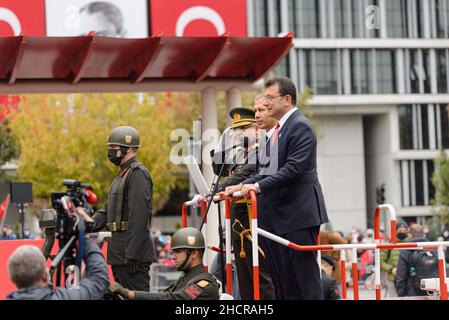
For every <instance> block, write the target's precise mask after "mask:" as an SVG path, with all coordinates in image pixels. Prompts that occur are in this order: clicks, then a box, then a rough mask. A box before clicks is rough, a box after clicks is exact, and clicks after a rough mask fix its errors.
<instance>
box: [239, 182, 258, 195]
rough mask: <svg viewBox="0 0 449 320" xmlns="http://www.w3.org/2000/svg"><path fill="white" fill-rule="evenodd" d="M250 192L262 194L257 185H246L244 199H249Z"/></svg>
mask: <svg viewBox="0 0 449 320" xmlns="http://www.w3.org/2000/svg"><path fill="white" fill-rule="evenodd" d="M250 191H254V192H256V193H259V192H260V189H259V187H258V186H257V185H255V184H244V185H243V187H242V194H243V197H245V198H249V192H250Z"/></svg>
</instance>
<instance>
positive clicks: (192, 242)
mask: <svg viewBox="0 0 449 320" xmlns="http://www.w3.org/2000/svg"><path fill="white" fill-rule="evenodd" d="M205 247H206V246H205V243H204V237H203V235H202V233H201V232H200V231H199V230H197V229H195V228H184V229H180V230H178V231H177V232H176V233H175V234H174V235H173V238H172V246H171V249H172V250H176V249H185V250H186V252H187V256H186V260H185V261H184V263H183V264H182V265H181V266H180V267H179V268H178V269H179V270H183V271H184V274H183V275H182V276H181V277H179V279H178V280H177V281H175V282H174V283H173V284H172V285H170V286H169V287H168V288H167V289H165V290H164V291H163V292H142V291H135V292H134V299H137V300H218V299H219V289H220V287H219V284H218V283H217V281H216V279H215V277H214V276H213V275H211V274H210V273H208V272H206V271H205V270H204V265H203V264H202V263H200V264H198V265H196V266H194V267H193V268H189V269H187V270H184V269H185V268H184V266H185V265H186V264H187V261H188V260H189V258H190V253H189V251H191V250H195V249H196V250H202V251H204V250H205ZM109 291H110V292H112V293H119V294H121V295H123V296H125V297H127V295H128V292H127V290H126V289H124V288H123V287H122V286H120V285H117V284H115V283H114V284H113V285H112V286H111V287H110V289H109Z"/></svg>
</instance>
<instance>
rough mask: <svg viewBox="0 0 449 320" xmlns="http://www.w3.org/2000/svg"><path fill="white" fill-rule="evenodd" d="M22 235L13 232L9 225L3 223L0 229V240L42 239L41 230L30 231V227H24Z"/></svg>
mask: <svg viewBox="0 0 449 320" xmlns="http://www.w3.org/2000/svg"><path fill="white" fill-rule="evenodd" d="M23 233H24V234H23V237H22V235H21V234H20V233H16V232H14V229H13V228H12V227H11V226H9V225H5V226H3V227H2V231H1V234H0V240H17V239H42V237H41V232H37V233H36V234H35V233H32V232H31V231H30V229H28V228H25V230H24V232H23Z"/></svg>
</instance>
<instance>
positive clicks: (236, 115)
mask: <svg viewBox="0 0 449 320" xmlns="http://www.w3.org/2000/svg"><path fill="white" fill-rule="evenodd" d="M229 116H230V117H231V118H232V120H233V123H232V125H231V128H232V129H235V128H240V127H245V126H247V125H250V124H252V123H254V122H256V114H255V112H254V110H252V109H249V108H243V107H236V108H233V109H231V111H230V112H229Z"/></svg>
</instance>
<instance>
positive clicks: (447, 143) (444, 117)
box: [437, 104, 449, 149]
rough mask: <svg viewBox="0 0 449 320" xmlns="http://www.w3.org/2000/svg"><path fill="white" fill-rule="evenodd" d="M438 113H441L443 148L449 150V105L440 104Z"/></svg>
mask: <svg viewBox="0 0 449 320" xmlns="http://www.w3.org/2000/svg"><path fill="white" fill-rule="evenodd" d="M437 112H439V113H440V117H439V119H440V123H441V129H440V133H441V146H442V147H443V148H444V149H449V104H440V105H439V108H438V109H437Z"/></svg>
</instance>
